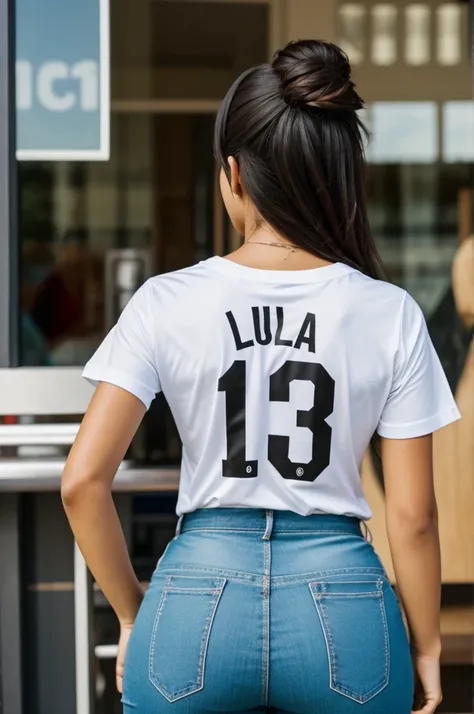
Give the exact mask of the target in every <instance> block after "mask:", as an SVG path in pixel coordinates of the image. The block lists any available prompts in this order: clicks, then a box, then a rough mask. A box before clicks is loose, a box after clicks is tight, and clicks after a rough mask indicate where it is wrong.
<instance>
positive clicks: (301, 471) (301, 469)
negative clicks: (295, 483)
mask: <svg viewBox="0 0 474 714" xmlns="http://www.w3.org/2000/svg"><path fill="white" fill-rule="evenodd" d="M296 475H297V476H298V477H299V478H301V476H304V469H303V468H301V466H298V468H297V469H296Z"/></svg>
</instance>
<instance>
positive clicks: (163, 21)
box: [0, 0, 474, 714]
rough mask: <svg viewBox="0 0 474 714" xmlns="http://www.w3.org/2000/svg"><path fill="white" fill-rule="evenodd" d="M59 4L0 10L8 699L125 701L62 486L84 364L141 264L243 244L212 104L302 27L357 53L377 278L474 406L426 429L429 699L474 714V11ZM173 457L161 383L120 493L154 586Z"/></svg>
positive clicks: (277, 4) (15, 708) (216, 0)
mask: <svg viewBox="0 0 474 714" xmlns="http://www.w3.org/2000/svg"><path fill="white" fill-rule="evenodd" d="M56 2H57V0H56ZM58 7H59V6H55V0H16V4H15V3H14V2H13V1H12V0H0V99H1V100H2V101H0V126H1V130H0V158H1V160H0V174H1V175H0V368H1V369H0V664H1V667H0V711H2V712H4V713H5V714H115V712H120V711H121V705H120V701H119V697H118V695H117V694H116V693H115V691H114V657H115V651H116V648H115V645H116V643H117V636H118V627H117V623H116V621H115V617H114V615H113V613H112V612H111V610H110V607H109V606H108V603H107V602H106V601H105V599H104V597H103V596H102V593H101V592H100V590H99V589H98V587H97V586H96V584H95V583H94V582H92V580H91V578H90V576H89V574H88V573H87V570H86V568H85V566H84V562H83V560H82V558H81V556H80V554H79V553H78V551H77V549H75V546H74V543H73V539H72V536H71V534H70V532H69V528H68V525H67V523H66V520H65V516H64V514H63V511H62V507H61V502H60V496H59V482H60V475H61V470H62V467H63V464H64V460H65V458H66V456H67V452H68V450H69V447H70V444H71V443H72V440H73V439H74V435H75V433H76V431H77V425H78V423H79V421H80V419H81V415H82V414H83V412H84V410H85V408H86V406H87V402H88V400H89V399H90V395H91V390H90V387H89V386H88V385H86V384H82V382H81V380H80V376H79V375H80V366H81V365H83V364H84V363H85V361H86V360H87V359H88V358H89V357H90V356H91V355H92V353H93V352H94V350H95V348H96V347H97V346H98V344H99V343H100V342H101V340H102V338H103V337H104V334H105V333H106V332H107V331H108V329H109V328H110V327H111V326H112V324H113V323H114V322H115V321H116V319H117V317H118V315H119V314H120V311H121V309H122V308H123V306H124V305H125V303H126V301H127V300H128V299H129V297H130V295H131V294H132V293H133V292H134V291H135V290H136V289H137V288H138V287H139V285H140V284H141V283H142V282H143V281H144V280H145V279H146V278H147V277H149V276H150V275H154V274H156V273H160V272H164V271H169V270H175V269H178V268H182V267H185V266H187V265H189V264H192V263H194V262H196V261H198V260H201V259H204V258H207V257H209V256H211V255H213V254H216V253H217V254H224V253H225V252H228V251H229V250H231V249H232V248H234V247H236V246H237V245H238V244H239V240H240V237H239V236H238V235H236V234H235V232H234V231H233V229H232V227H231V225H230V223H229V221H228V219H227V217H226V215H225V214H224V211H223V207H222V204H221V200H220V196H219V193H218V187H217V183H216V169H215V165H214V160H213V156H212V147H211V137H212V129H213V122H214V117H215V114H216V111H217V109H218V107H219V103H220V101H221V99H222V97H223V96H224V94H225V92H226V91H227V89H228V87H229V86H230V84H231V83H232V81H233V80H234V79H235V78H236V76H237V75H238V74H240V72H241V71H243V70H244V69H246V68H247V67H249V66H250V65H253V64H257V63H261V62H266V61H268V60H269V58H270V57H271V55H272V54H273V52H274V51H275V50H276V49H277V48H279V47H281V46H282V45H284V44H285V43H286V42H287V41H289V40H291V39H301V38H307V37H313V38H318V39H325V40H332V41H334V42H336V43H338V44H340V45H341V46H342V47H343V48H344V49H345V50H346V51H347V53H348V55H349V58H350V60H351V62H352V64H353V69H354V75H355V79H356V82H357V87H358V91H359V92H360V94H361V95H362V96H363V97H364V99H365V100H366V102H367V106H366V109H365V111H364V119H365V121H366V123H367V126H368V128H369V130H370V132H371V140H370V143H369V145H368V147H367V161H368V191H369V209H370V217H371V222H372V228H373V231H374V233H375V236H376V239H377V242H378V244H379V246H380V249H381V252H382V256H383V258H384V260H385V262H386V265H387V268H388V272H389V275H390V278H391V279H392V280H393V281H394V282H395V283H397V284H399V285H401V286H402V287H404V288H406V289H407V290H408V291H409V292H410V293H411V294H412V295H413V296H414V297H415V299H416V300H417V301H418V302H419V303H420V305H421V306H422V308H423V310H424V312H425V314H426V317H427V320H428V325H429V329H430V333H431V336H432V339H433V341H434V343H435V347H436V349H437V350H438V353H439V355H440V358H441V361H442V363H443V366H444V368H445V370H446V373H447V375H448V379H449V381H450V384H451V386H452V388H453V390H454V391H455V392H456V396H457V400H458V403H459V406H460V408H461V411H462V412H463V415H464V419H463V420H462V422H458V423H456V424H454V425H452V426H450V427H447V428H446V429H444V430H443V431H442V432H440V433H439V434H437V435H436V441H435V477H436V488H437V493H438V501H439V507H440V530H441V540H442V549H443V581H444V584H443V613H442V629H443V642H444V654H443V680H444V682H443V686H444V692H445V699H444V702H443V704H442V707H441V709H440V711H442V712H450V713H451V714H456V713H459V714H461V713H462V714H469V713H470V712H474V607H473V603H474V517H473V513H474V348H473V341H472V337H473V325H474V237H472V236H473V234H474V222H473V200H472V191H473V188H474V171H473V168H474V101H473V82H472V76H473V72H472V70H473V67H472V46H473V32H472V26H473V13H472V8H471V7H470V6H469V3H467V2H455V1H451V2H443V1H441V0H423V1H422V2H408V0H392V1H391V2H378V1H377V0H360V1H358V2H344V1H343V0H267V1H266V2H265V1H263V0H240V1H238V0H232V1H227V0H193V1H192V0H184V1H182V0H133V1H132V0H113V1H112V2H111V3H110V5H109V3H108V2H107V1H106V0H70V2H68V3H65V4H64V7H62V9H61V8H59V9H58ZM1 60H4V61H3V63H2V61H1ZM15 90H16V91H15ZM15 156H16V158H15ZM179 459H180V443H179V438H178V435H177V433H176V429H175V426H174V423H173V420H172V418H171V415H170V413H169V410H168V407H167V405H166V402H165V400H164V398H163V397H162V395H160V396H159V397H158V398H157V400H155V402H154V404H153V406H152V408H151V409H150V411H149V412H148V413H147V415H146V418H145V421H144V423H143V424H142V426H141V427H140V430H139V433H138V434H137V437H136V438H135V440H134V442H133V444H132V446H131V448H130V450H129V453H128V455H127V459H126V461H125V463H124V464H123V467H122V468H121V470H120V471H119V473H118V475H117V479H116V484H115V486H116V494H115V497H116V503H117V507H118V510H119V513H120V516H121V519H122V522H123V525H124V530H125V533H126V538H127V542H128V544H129V548H130V553H131V556H132V559H133V563H134V566H135V568H136V569H137V572H138V574H139V576H140V578H141V579H142V580H143V581H144V582H147V580H148V579H149V577H150V575H151V573H152V571H153V569H154V567H155V564H156V561H157V559H158V558H159V556H160V555H161V553H162V551H163V549H164V547H165V545H166V543H167V541H168V540H169V539H170V538H171V537H172V536H173V535H174V528H175V523H176V518H175V515H174V508H175V504H176V488H177V483H178V475H179V472H178V466H179ZM363 479H364V483H365V487H366V490H367V494H368V497H369V501H370V503H371V506H372V508H373V510H374V519H373V522H372V523H371V527H372V529H373V532H374V541H375V546H376V548H377V549H378V550H379V552H380V553H381V555H382V558H383V560H384V562H385V564H386V566H387V568H388V569H389V572H390V573H391V574H392V570H391V563H390V556H389V552H388V545H387V542H386V537H385V526H384V502H383V500H384V496H383V483H382V480H381V474H380V472H379V469H378V467H377V465H376V464H372V463H371V462H370V461H369V460H368V461H367V463H366V464H365V467H364V474H363Z"/></svg>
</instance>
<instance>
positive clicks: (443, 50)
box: [436, 3, 463, 66]
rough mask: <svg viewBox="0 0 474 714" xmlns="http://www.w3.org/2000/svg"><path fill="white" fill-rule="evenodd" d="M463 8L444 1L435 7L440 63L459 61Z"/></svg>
mask: <svg viewBox="0 0 474 714" xmlns="http://www.w3.org/2000/svg"><path fill="white" fill-rule="evenodd" d="M462 13H463V8H462V7H461V6H460V5H456V4H454V3H445V4H444V5H440V6H439V7H438V8H437V9H436V15H437V47H436V52H437V57H438V62H439V63H440V64H442V65H447V66H450V65H456V64H459V62H460V61H461V32H462V23H461V19H462Z"/></svg>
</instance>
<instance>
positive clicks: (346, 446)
mask: <svg viewBox="0 0 474 714" xmlns="http://www.w3.org/2000/svg"><path fill="white" fill-rule="evenodd" d="M362 105H363V103H362V100H361V99H360V97H359V96H358V94H357V93H356V91H355V88H354V84H353V82H352V81H351V79H350V67H349V63H348V60H347V57H346V56H345V55H344V54H343V52H342V51H341V50H339V49H338V48H337V47H335V46H334V45H332V44H329V43H325V42H316V41H301V42H296V43H291V44H290V45H288V46H287V47H286V48H285V49H284V50H282V51H280V52H278V53H277V55H276V56H275V58H274V60H273V63H272V65H262V66H259V67H256V68H253V69H251V70H249V71H247V72H245V73H244V74H243V75H242V76H241V77H240V78H239V79H238V80H237V81H236V82H235V83H234V85H233V86H232V88H231V89H230V91H229V93H228V95H227V96H226V98H225V100H224V103H223V105H222V107H221V110H220V112H219V115H218V117H217V123H216V139H215V148H216V154H217V158H218V161H219V162H220V164H221V166H222V172H221V188H222V194H223V198H224V202H225V205H226V208H227V211H228V213H229V216H230V218H231V220H232V222H233V224H234V226H235V228H236V229H237V230H238V231H239V232H240V233H241V234H242V235H243V236H244V237H245V241H244V243H243V245H242V247H241V248H239V249H238V250H236V251H235V252H234V253H232V254H231V255H229V256H227V257H226V258H220V257H214V258H211V259H209V260H205V261H202V262H201V263H199V264H198V265H195V266H193V267H190V268H187V269H186V270H180V271H177V272H174V273H169V274H167V275H161V276H159V277H156V278H153V279H151V280H149V281H148V282H147V283H146V284H145V285H144V286H143V287H142V288H141V289H140V290H139V291H138V292H137V293H136V294H135V296H134V297H133V298H132V300H131V301H130V303H129V304H128V305H127V307H126V308H125V310H124V312H123V314H122V316H121V317H120V319H119V321H118V324H117V326H116V327H115V328H114V329H113V330H112V332H111V333H110V334H109V335H108V337H107V338H106V339H105V341H104V343H103V344H102V346H101V347H100V348H99V350H98V351H97V353H96V354H95V356H94V357H93V358H92V359H91V361H90V362H89V363H88V365H87V366H86V368H85V370H84V375H85V377H87V378H88V379H89V380H91V381H93V382H94V383H99V386H98V388H97V390H96V392H95V395H94V398H93V400H92V402H91V405H90V407H89V409H88V411H87V414H86V416H85V418H84V422H83V424H82V427H81V429H80V432H79V435H78V437H77V439H76V442H75V444H74V447H73V449H72V451H71V455H70V457H69V460H68V463H67V466H66V470H65V474H64V481H63V499H64V503H65V507H66V510H67V514H68V517H69V519H70V522H71V525H72V528H73V531H74V534H75V536H76V538H77V540H78V542H79V545H80V547H81V549H82V552H83V553H84V556H85V558H86V560H87V563H88V565H89V567H90V569H91V571H92V573H93V574H94V576H95V577H96V579H97V581H98V583H99V585H100V586H101V588H102V589H103V591H104V593H105V595H106V596H107V598H108V599H109V601H110V603H111V604H112V606H113V608H114V610H115V612H116V613H117V616H118V618H119V620H120V623H121V637H120V644H119V655H118V660H117V684H118V688H119V690H120V691H122V676H123V695H122V700H123V703H124V707H125V711H126V712H127V714H132V712H133V714H151V713H153V714H158V713H159V712H176V713H181V712H196V713H201V712H202V713H204V712H234V713H235V712H244V711H245V712H261V711H265V710H267V709H270V708H271V709H272V710H274V711H275V712H281V713H283V712H288V713H295V714H296V713H297V712H298V714H313V713H316V712H317V713H318V714H319V713H321V712H322V713H323V714H335V713H336V712H337V713H339V712H340V713H341V714H342V713H347V714H350V713H351V712H360V711H362V710H363V711H365V712H366V714H381V713H382V712H383V714H408V713H409V712H410V710H411V708H412V701H413V669H412V662H411V655H410V647H409V644H408V640H407V637H406V633H405V628H404V624H403V620H402V617H401V613H400V608H399V605H398V601H397V598H396V596H395V593H394V591H393V590H392V588H391V586H390V583H389V582H388V580H387V576H386V573H385V571H384V569H383V567H382V564H381V562H380V560H379V558H378V556H377V555H376V553H375V552H374V549H373V547H372V545H371V544H370V542H368V541H367V540H366V539H365V538H364V537H363V536H362V531H361V527H360V526H361V523H362V522H365V520H367V519H368V518H370V516H371V513H370V509H369V507H368V505H367V502H366V501H365V499H364V495H363V493H362V490H361V485H360V467H361V462H362V458H363V456H364V453H365V451H366V449H367V447H368V445H369V442H370V440H371V438H372V436H373V434H374V432H378V434H379V435H380V436H381V437H382V458H383V465H384V471H385V483H386V499H387V523H388V530H389V536H390V543H391V548H392V553H393V560H394V563H395V567H396V574H397V581H398V589H399V593H400V597H401V599H402V600H403V605H404V608H405V611H406V616H407V620H408V623H409V626H410V630H411V633H412V638H411V648H412V656H413V658H414V663H415V668H416V671H417V672H418V674H419V677H420V679H421V682H422V684H423V688H424V708H423V709H422V710H421V711H423V712H425V714H428V713H431V712H434V711H435V709H436V707H437V705H438V704H439V702H440V700H441V693H440V682H439V656H440V633H439V601H440V560H439V542H438V535H437V524H436V503H435V497H434V493H433V476H432V439H431V434H432V432H433V431H434V430H436V429H439V428H440V427H442V426H444V425H446V424H448V423H449V422H452V421H454V420H455V419H457V418H458V416H459V415H458V411H457V408H456V405H455V403H454V400H453V398H452V395H451V392H450V390H449V387H448V385H447V382H446V379H445V376H444V374H443V372H442V369H441V366H440V363H439V360H438V358H437V356H436V354H435V352H434V349H433V347H432V344H431V342H430V339H429V337H428V333H427V329H426V324H425V321H424V319H423V316H422V313H421V311H420V309H419V307H418V306H417V305H416V303H415V302H414V301H413V300H412V299H411V298H410V297H409V296H408V295H407V294H406V293H405V292H404V291H403V290H401V289H399V288H397V287H394V286H393V285H389V284H388V283H386V282H383V281H382V280H379V279H378V278H379V277H380V275H381V268H380V259H379V256H378V253H377V250H376V248H375V245H374V242H373V239H372V236H371V234H370V229H369V225H368V220H367V213H366V201H365V195H364V158H363V142H362V138H361V137H362V133H363V130H362V126H361V124H360V121H359V119H358V116H357V114H356V112H357V110H359V109H361V108H362ZM160 390H163V392H164V394H165V395H166V398H167V400H168V402H169V405H170V407H171V410H172V412H173V415H174V418H175V420H176V424H177V427H178V430H179V432H180V435H181V438H182V441H183V458H182V468H181V481H180V490H179V498H178V505H177V513H178V515H179V516H180V518H179V521H178V527H177V532H176V537H175V538H174V539H173V540H172V541H171V543H170V544H169V546H168V548H167V550H166V551H165V554H164V555H163V557H162V558H161V559H160V561H159V564H158V566H157V569H156V571H155V573H154V575H153V579H152V582H151V585H150V587H149V589H148V590H147V592H146V594H145V596H144V597H143V592H142V590H141V588H140V585H139V583H138V581H137V579H136V577H135V575H134V573H133V571H132V567H131V564H130V560H129V557H128V554H127V549H126V547H125V542H124V539H123V535H122V531H121V528H120V524H119V521H118V518H117V514H116V511H115V509H114V506H113V501H112V498H111V483H112V480H113V477H114V474H115V472H116V470H117V467H118V465H119V463H120V461H121V460H122V458H123V457H124V454H125V452H126V450H127V447H128V445H129V443H130V441H131V439H132V437H133V435H134V433H135V431H136V429H137V427H138V425H139V423H140V421H141V419H142V417H143V415H144V413H145V410H146V409H147V408H148V406H149V404H150V402H151V401H152V399H153V397H154V396H155V394H156V393H157V392H159V391H160ZM125 652H126V658H125ZM124 659H125V671H124V673H123V667H124Z"/></svg>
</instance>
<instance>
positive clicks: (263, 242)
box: [245, 240, 301, 260]
mask: <svg viewBox="0 0 474 714" xmlns="http://www.w3.org/2000/svg"><path fill="white" fill-rule="evenodd" d="M245 243H246V244H249V243H253V245H269V246H271V247H272V248H286V250H287V251H289V252H288V253H287V254H286V255H285V260H287V258H288V256H289V254H290V253H294V252H295V251H296V250H301V248H299V247H297V246H294V245H288V243H278V242H273V243H270V242H268V241H266V240H246V241H245Z"/></svg>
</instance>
